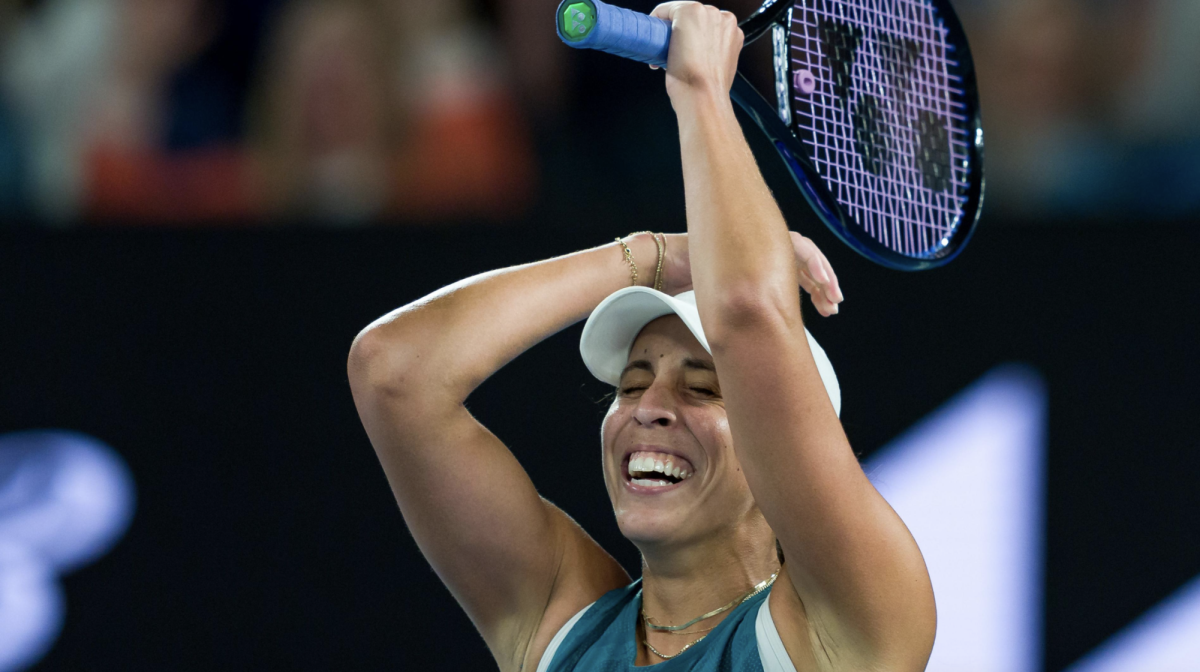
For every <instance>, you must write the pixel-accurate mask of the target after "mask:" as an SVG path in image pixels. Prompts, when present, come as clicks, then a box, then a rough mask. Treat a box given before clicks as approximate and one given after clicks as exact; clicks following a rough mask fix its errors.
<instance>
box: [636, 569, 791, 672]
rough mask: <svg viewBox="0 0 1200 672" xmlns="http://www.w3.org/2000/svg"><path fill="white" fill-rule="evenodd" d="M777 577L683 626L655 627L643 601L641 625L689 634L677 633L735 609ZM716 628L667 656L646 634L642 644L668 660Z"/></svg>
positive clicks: (670, 632) (777, 572) (697, 642)
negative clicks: (655, 646)
mask: <svg viewBox="0 0 1200 672" xmlns="http://www.w3.org/2000/svg"><path fill="white" fill-rule="evenodd" d="M777 576H779V570H776V571H775V573H774V574H772V575H771V577H770V578H768V579H766V580H764V581H761V582H759V584H758V585H756V586H754V587H753V588H751V589H750V592H748V593H746V594H745V595H742V596H741V597H738V598H734V600H733V601H732V602H730V603H729V604H727V605H725V606H723V607H720V608H717V609H713V610H712V611H710V612H708V613H707V614H701V615H700V616H697V617H696V618H693V619H692V620H690V621H688V622H687V623H684V624H683V625H655V624H653V623H651V622H650V621H652V620H653V619H651V618H650V617H649V616H647V615H646V603H645V602H644V601H643V602H642V624H643V625H645V627H646V628H647V629H648V630H657V631H666V632H668V633H669V634H672V635H675V634H689V633H683V632H679V631H680V630H684V629H686V628H688V627H691V626H693V625H695V624H697V623H699V622H700V621H703V620H705V619H708V618H712V617H713V616H716V615H717V614H719V613H721V612H723V611H727V610H729V609H732V608H733V607H736V606H738V605H739V604H742V603H743V602H745V601H746V600H748V599H750V598H752V597H754V596H755V595H758V594H759V593H761V592H762V591H764V590H766V589H767V588H768V587H770V585H771V584H772V583H775V578H776V577H777ZM717 625H720V624H719V623H718V624H717ZM716 627H717V626H716V625H714V626H713V627H712V628H709V629H708V630H700V631H699V632H703V633H705V634H703V635H701V636H700V637H699V638H697V639H696V640H694V641H691V642H688V643H687V644H685V645H684V647H683V648H682V649H680V650H679V651H678V652H676V653H674V654H671V655H667V654H665V653H663V652H661V651H659V650H658V649H656V648H654V645H652V644H651V643H650V638H649V633H648V632H647V633H646V634H647V636H645V637H642V644H645V645H646V648H647V649H648V650H649V651H650V653H653V654H654V655H656V656H658V657H659V658H662V659H663V660H670V659H672V658H675V657H677V656H681V655H683V652H684V651H687V650H688V649H690V648H692V647H693V646H695V645H696V644H699V643H700V642H701V641H702V640H703V639H704V638H705V637H708V634H707V633H708V632H709V631H710V630H713V629H714V628H716Z"/></svg>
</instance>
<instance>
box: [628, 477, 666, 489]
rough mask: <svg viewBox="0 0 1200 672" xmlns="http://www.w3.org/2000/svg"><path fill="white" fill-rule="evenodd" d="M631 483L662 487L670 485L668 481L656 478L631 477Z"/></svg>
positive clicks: (646, 486) (647, 486)
mask: <svg viewBox="0 0 1200 672" xmlns="http://www.w3.org/2000/svg"><path fill="white" fill-rule="evenodd" d="M633 484H634V485H640V486H642V487H645V488H663V487H666V486H668V485H671V483H670V482H669V481H662V480H659V479H657V478H635V479H633Z"/></svg>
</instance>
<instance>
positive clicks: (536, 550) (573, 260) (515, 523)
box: [347, 235, 687, 670]
mask: <svg viewBox="0 0 1200 672" xmlns="http://www.w3.org/2000/svg"><path fill="white" fill-rule="evenodd" d="M670 238H671V241H670V242H669V243H668V252H671V253H672V254H671V255H670V257H671V258H674V259H679V258H680V253H682V259H683V260H684V261H682V262H680V261H675V262H669V263H671V265H672V266H673V267H679V266H680V265H681V264H686V258H687V255H686V242H684V241H685V240H686V238H685V237H684V236H678V237H676V236H671V237H670ZM626 242H627V243H628V245H629V246H630V248H631V249H632V251H633V254H634V257H635V259H636V261H637V262H638V269H639V284H649V283H650V282H652V281H653V278H654V265H655V261H656V260H657V248H656V247H655V244H654V242H653V240H652V239H651V238H650V236H648V235H639V236H634V237H631V238H627V239H626ZM681 248H682V249H681ZM629 282H630V274H629V267H628V265H627V264H626V263H625V261H624V256H623V251H622V249H621V247H620V246H619V245H617V244H616V243H611V244H609V245H605V246H602V247H598V248H594V249H591V250H586V251H583V252H577V253H574V254H569V255H566V256H563V257H558V258H555V259H549V260H546V261H541V262H537V263H532V264H526V265H523V266H516V267H513V268H507V269H501V270H497V271H492V272H489V273H484V274H482V275H478V276H475V277H472V278H468V279H466V280H463V281H461V282H457V283H455V284H453V285H450V286H448V287H445V288H443V289H441V290H439V291H437V292H434V293H433V294H430V295H429V296H427V297H425V298H422V299H420V300H418V301H415V302H413V303H411V304H409V305H407V306H404V307H402V308H399V309H397V310H394V311H392V312H391V313H388V314H387V315H385V316H383V317H381V318H379V319H378V320H376V321H375V322H374V323H372V324H371V325H370V326H368V327H367V328H366V329H364V330H363V331H362V333H361V334H359V336H358V338H356V339H355V341H354V345H353V346H352V347H351V350H350V357H349V361H348V363H347V369H348V372H349V377H350V388H351V391H352V392H353V394H354V403H355V405H356V406H357V408H358V414H359V416H360V418H361V419H362V422H363V426H364V427H365V428H366V430H367V435H368V436H369V437H370V440H371V444H372V445H373V446H374V447H375V452H376V453H377V454H378V456H379V461H380V462H381V463H382V465H383V469H384V472H385V473H386V474H387V478H388V482H389V483H390V484H391V488H392V492H393V493H394V495H395V497H396V501H397V502H398V503H399V505H400V511H401V513H402V514H403V516H404V520H405V522H406V523H407V524H408V528H409V530H410V531H411V533H412V535H413V537H414V538H415V539H416V542H417V545H418V546H419V547H420V549H421V552H422V553H424V555H425V557H426V558H427V559H428V560H429V562H430V564H431V565H433V568H434V570H435V571H436V572H437V574H438V576H439V577H440V578H441V579H442V581H443V582H445V584H446V586H447V587H448V588H449V589H450V592H451V593H452V594H453V595H454V597H455V598H456V599H457V600H458V602H459V603H460V604H461V605H462V606H463V608H464V609H465V610H466V611H467V614H468V615H469V616H470V617H471V620H472V621H473V622H474V623H475V625H476V627H477V628H479V630H480V632H481V633H482V635H483V637H484V639H485V641H486V642H487V644H488V647H489V648H490V649H491V651H492V654H493V655H494V656H495V657H496V660H497V663H499V665H500V668H501V669H502V670H518V669H521V668H522V667H523V666H536V665H537V660H536V658H534V659H533V660H526V658H527V657H529V656H530V655H531V654H533V655H538V656H540V653H541V651H542V650H543V649H544V648H545V645H546V643H547V642H548V641H549V639H550V637H552V636H553V634H554V631H556V630H557V629H558V627H559V626H561V625H562V624H563V623H565V622H566V620H567V619H569V618H570V616H571V615H572V614H573V613H574V612H575V611H578V610H579V609H581V608H582V607H584V606H586V605H587V604H589V603H590V602H592V601H594V600H595V599H596V598H598V597H599V596H600V595H602V594H604V593H605V592H607V591H608V590H611V589H613V588H616V587H619V586H621V585H624V584H625V583H627V582H628V577H627V576H626V574H625V572H624V571H623V570H622V569H621V567H620V566H619V565H618V564H617V563H616V561H614V560H613V559H612V557H611V556H609V555H608V554H607V553H606V552H604V550H603V549H601V548H600V547H599V546H598V545H597V544H596V543H595V542H594V541H592V539H591V538H590V537H588V536H587V534H586V533H584V532H583V530H582V529H580V528H579V527H578V526H577V525H576V524H575V523H574V521H572V520H571V519H570V518H568V517H567V516H566V515H565V514H563V513H562V512H561V511H560V510H559V509H558V508H556V507H555V506H554V505H552V504H550V503H549V502H547V501H545V500H543V499H542V498H541V497H540V496H539V495H538V493H537V490H536V489H535V488H534V486H533V483H532V482H531V481H530V480H529V476H528V475H527V474H526V473H525V470H524V469H523V468H522V467H521V465H520V464H519V463H518V462H517V460H516V458H515V457H513V455H512V453H511V452H509V450H508V448H507V447H505V446H504V444H503V443H501V442H500V440H499V439H497V438H496V437H495V435H493V434H492V433H491V432H489V431H488V430H487V428H485V427H484V426H483V425H481V424H479V422H477V421H476V420H475V419H474V418H473V417H472V416H471V414H470V413H469V412H468V411H467V409H466V407H465V406H464V402H465V400H466V398H467V396H468V395H469V394H470V393H471V391H472V390H474V389H475V388H476V387H477V386H478V385H479V384H480V383H482V382H483V381H484V380H486V379H487V378H488V377H489V376H490V375H492V374H493V373H494V372H495V371H497V370H498V369H499V368H500V367H502V366H504V365H505V364H506V363H508V362H509V361H511V360H512V359H513V358H515V357H516V356H517V355H519V354H521V353H522V352H524V351H525V350H527V349H529V348H530V347H532V346H533V345H535V344H537V343H538V342H539V341H541V340H542V339H544V338H546V337H548V336H550V335H552V334H554V333H556V332H558V331H559V330H561V329H563V328H565V327H567V326H569V325H571V324H573V323H575V322H577V321H579V320H581V319H583V318H584V317H586V316H587V315H588V314H589V313H590V312H591V311H592V309H594V308H595V307H596V305H597V304H599V303H600V301H602V300H603V299H604V298H605V297H607V296H608V295H609V294H611V293H612V292H614V291H616V290H618V289H620V288H622V287H625V286H628V285H629ZM669 289H674V290H675V291H682V288H678V287H676V288H669ZM546 375H555V374H553V373H548V374H546ZM539 402H540V400H539V399H538V397H537V395H536V393H534V394H531V395H530V397H529V403H530V414H529V417H530V421H531V422H535V423H536V422H540V421H541V418H540V416H539V411H538V408H537V405H538V403H539ZM547 633H548V634H547ZM530 669H532V667H530Z"/></svg>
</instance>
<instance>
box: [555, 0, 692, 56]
mask: <svg viewBox="0 0 1200 672" xmlns="http://www.w3.org/2000/svg"><path fill="white" fill-rule="evenodd" d="M555 18H556V20H555V22H554V24H555V27H556V29H557V31H558V37H559V39H561V40H562V41H563V42H565V43H566V44H567V46H569V47H574V48H576V49H598V50H600V51H607V52H608V53H610V54H616V55H617V56H623V57H625V58H631V59H633V60H635V61H641V62H642V63H649V64H650V65H657V66H660V67H664V68H665V67H666V66H667V48H668V47H669V46H670V45H671V24H670V22H668V21H664V20H662V19H658V18H655V17H653V16H649V15H646V14H642V13H641V12H635V11H633V10H630V9H625V8H623V7H613V6H612V5H609V4H605V3H603V2H601V1H600V0H563V1H562V3H560V4H559V5H558V16H557V17H555Z"/></svg>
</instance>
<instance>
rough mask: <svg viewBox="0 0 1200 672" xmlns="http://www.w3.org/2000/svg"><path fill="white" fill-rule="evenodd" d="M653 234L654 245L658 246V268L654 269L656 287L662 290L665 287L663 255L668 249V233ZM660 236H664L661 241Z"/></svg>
mask: <svg viewBox="0 0 1200 672" xmlns="http://www.w3.org/2000/svg"><path fill="white" fill-rule="evenodd" d="M653 235H654V246H655V247H657V248H658V268H656V269H654V289H656V290H658V291H660V292H661V291H662V288H663V277H662V265H663V255H664V254H665V253H666V251H667V236H666V234H663V233H655V234H653ZM659 236H662V241H661V242H660V241H659V239H658V238H659Z"/></svg>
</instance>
